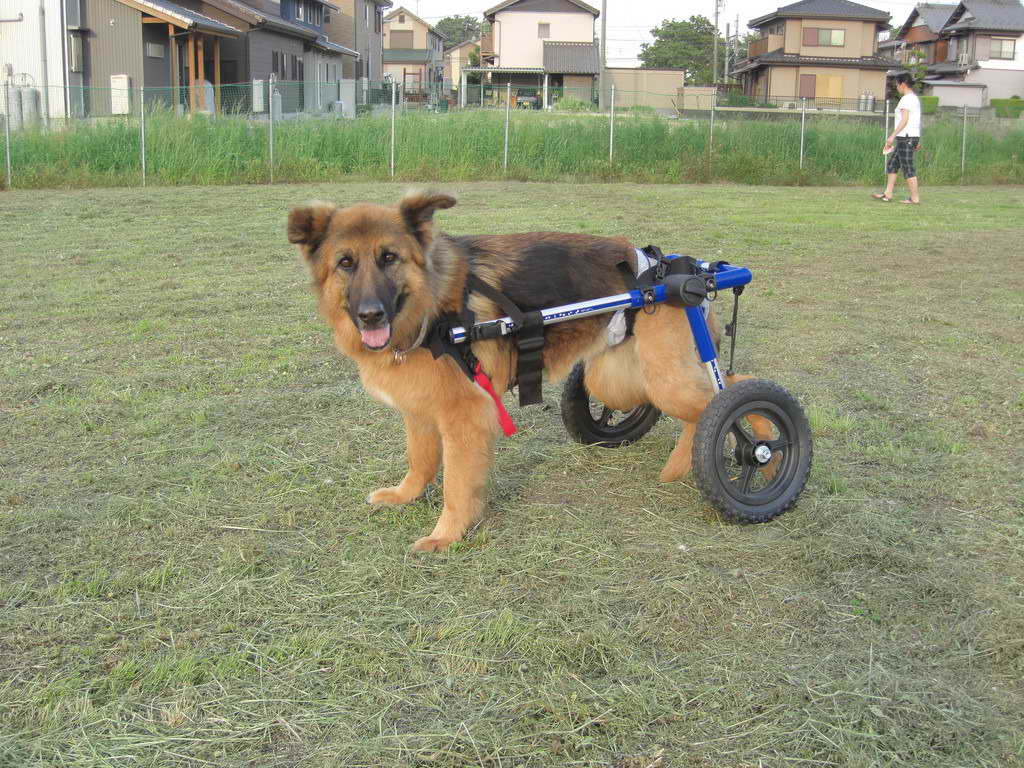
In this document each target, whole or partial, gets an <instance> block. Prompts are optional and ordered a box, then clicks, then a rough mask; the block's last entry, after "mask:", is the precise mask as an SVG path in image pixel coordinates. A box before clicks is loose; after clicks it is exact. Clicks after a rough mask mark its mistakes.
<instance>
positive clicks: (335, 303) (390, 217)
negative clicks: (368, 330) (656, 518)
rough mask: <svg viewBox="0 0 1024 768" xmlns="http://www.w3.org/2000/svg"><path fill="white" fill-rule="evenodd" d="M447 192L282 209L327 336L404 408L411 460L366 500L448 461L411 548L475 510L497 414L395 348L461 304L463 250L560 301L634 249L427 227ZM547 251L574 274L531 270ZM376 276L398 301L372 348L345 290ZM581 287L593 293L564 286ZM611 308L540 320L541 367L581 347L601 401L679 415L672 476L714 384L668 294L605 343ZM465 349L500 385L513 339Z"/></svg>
mask: <svg viewBox="0 0 1024 768" xmlns="http://www.w3.org/2000/svg"><path fill="white" fill-rule="evenodd" d="M454 204H455V200H454V199H453V198H450V197H448V196H445V195H425V194H415V195H411V196H407V197H406V198H404V199H403V200H402V201H401V202H400V204H399V205H398V206H396V207H385V206H379V205H370V204H360V205H355V206H352V207H349V208H344V209H339V208H336V207H335V206H333V205H330V204H326V203H315V204H312V205H310V206H308V207H303V208H296V209H295V210H293V211H292V212H291V215H290V217H289V221H288V237H289V240H291V242H293V243H296V244H297V245H298V246H299V249H300V251H301V253H302V254H303V256H304V258H305V260H306V263H307V265H308V267H309V270H310V273H311V275H312V277H313V286H314V289H315V291H316V293H317V295H318V297H319V303H320V313H321V315H322V316H323V317H324V319H325V320H326V322H327V323H328V325H329V326H330V327H331V328H332V329H333V332H334V342H335V344H336V346H337V348H338V349H339V350H340V351H341V352H342V353H343V354H345V355H347V356H348V357H350V358H352V360H354V361H355V362H356V364H357V366H358V368H359V375H360V377H361V379H362V382H363V386H364V387H365V389H366V391H367V392H369V393H370V394H371V395H372V396H374V397H375V398H377V399H379V400H381V401H382V402H384V403H386V404H388V405H390V406H391V407H393V408H396V409H397V410H398V411H400V412H401V414H402V417H403V419H404V420H405V428H406V438H407V447H408V461H409V469H408V471H407V472H406V475H405V477H404V478H403V479H402V482H401V483H399V484H398V485H397V486H395V487H392V488H381V489H379V490H377V491H374V492H373V493H372V494H370V496H369V498H368V501H369V502H370V503H371V504H404V503H406V502H409V501H411V500H413V499H415V498H416V497H417V496H419V495H420V494H421V493H422V492H423V490H424V488H425V487H426V486H427V484H428V483H430V482H432V481H433V480H434V478H435V476H436V475H437V471H438V469H439V468H440V466H441V465H442V464H443V465H444V466H445V468H446V469H445V473H444V508H443V510H442V513H441V516H440V518H439V519H438V521H437V524H436V526H435V527H434V530H433V531H432V532H431V533H430V535H429V536H424V537H423V538H421V539H419V540H418V541H416V543H415V544H414V548H415V549H418V550H428V551H441V550H444V549H446V548H447V547H448V545H449V544H451V543H452V542H453V541H457V540H459V539H461V538H462V536H463V535H464V534H465V532H466V530H467V529H468V528H469V527H470V525H472V523H473V522H474V521H475V520H476V519H477V518H478V517H479V515H480V513H481V510H482V507H483V494H484V486H485V483H486V478H487V470H488V468H489V466H490V463H491V451H492V447H493V443H494V441H495V439H496V437H497V436H498V434H499V426H498V421H497V418H496V413H495V405H494V402H493V401H492V400H491V398H490V397H489V396H488V395H487V394H486V393H485V392H484V391H483V390H482V389H481V388H480V387H478V386H477V385H476V384H474V383H473V382H471V381H470V380H469V379H468V378H467V377H466V375H465V374H464V373H463V372H462V371H461V370H460V369H459V367H458V366H457V365H456V363H455V362H454V361H453V360H451V359H450V358H448V357H447V356H442V357H441V358H439V359H435V358H434V357H433V355H432V354H431V353H430V351H429V350H427V349H424V348H416V349H412V350H409V351H408V353H407V354H404V355H402V356H401V357H400V358H399V357H398V356H396V355H395V354H394V350H395V349H397V350H408V349H409V347H410V346H412V345H413V344H414V342H415V341H416V339H417V337H418V335H419V333H420V331H421V329H422V328H423V323H424V320H425V319H426V320H427V321H430V320H432V319H433V318H436V317H437V316H438V315H440V314H442V313H444V312H448V311H456V312H457V311H461V309H462V306H461V305H462V296H463V288H464V284H465V280H466V275H467V273H468V271H469V269H470V264H471V262H472V268H473V272H474V273H475V274H476V275H478V276H479V277H481V278H482V279H484V280H485V281H487V282H488V283H490V284H491V285H493V286H495V287H496V288H498V289H499V290H502V291H505V292H509V291H510V290H512V291H518V295H517V296H512V298H513V299H514V300H516V301H517V302H518V301H522V300H523V298H524V297H526V299H527V300H528V301H529V300H536V301H537V302H540V303H541V305H542V306H543V302H544V301H552V302H553V303H552V304H550V306H554V305H555V304H559V303H567V302H566V301H565V300H561V301H557V300H555V298H557V297H555V296H554V295H553V294H550V291H552V290H556V289H557V290H561V291H563V292H565V291H568V292H570V293H569V294H567V295H565V296H564V297H563V298H565V299H568V300H572V301H577V300H582V299H588V298H596V297H598V296H605V295H611V294H615V293H620V292H622V291H623V290H625V288H626V286H625V282H624V278H623V276H622V275H621V273H619V272H618V270H617V269H616V268H615V265H616V263H617V262H618V261H620V260H623V259H626V260H628V261H629V263H631V264H632V263H634V259H635V255H634V251H633V248H632V246H631V245H630V244H629V243H628V242H627V241H626V240H624V239H616V238H598V237H590V236H586V235H569V234H562V233H530V234H521V235H502V236H497V235H496V236H482V237H476V238H452V237H448V236H446V235H443V234H442V235H437V236H435V234H434V230H433V214H434V211H435V210H436V209H437V208H449V207H451V206H452V205H454ZM383 252H388V253H394V254H396V255H397V259H396V260H395V261H394V263H393V264H389V265H386V266H384V265H382V262H381V261H380V254H381V253H383ZM547 253H551V254H555V255H557V256H558V257H560V258H562V259H563V260H566V261H568V262H572V264H574V265H576V266H577V267H578V269H573V270H571V271H570V272H568V273H567V274H568V275H569V278H567V279H565V280H562V281H561V282H563V283H566V282H567V283H571V284H572V285H570V286H568V287H566V286H552V285H551V283H552V282H558V281H552V280H550V279H548V280H546V281H545V282H544V283H543V284H541V281H542V280H543V279H544V276H543V275H536V276H534V275H532V274H531V270H529V269H527V267H529V266H530V265H531V264H533V265H536V264H537V263H545V262H543V261H541V262H538V261H537V259H538V258H540V259H543V258H544V256H545V254H547ZM470 254H472V259H471V256H470ZM344 256H347V257H348V258H349V259H351V263H354V264H355V266H354V268H353V269H350V270H348V271H346V270H343V269H341V268H340V267H339V260H340V259H342V258H343V257H344ZM552 258H553V259H554V256H553V257H552ZM375 260H376V261H375ZM346 263H349V262H346ZM555 266H557V265H555ZM563 266H564V265H563ZM552 268H554V266H553V267H552ZM534 271H535V270H534ZM384 281H386V285H387V287H388V290H392V289H393V290H394V291H398V292H399V294H400V295H402V296H404V299H403V301H404V303H403V304H401V305H400V309H399V310H398V311H397V313H396V314H395V315H394V316H393V317H392V318H391V326H390V327H391V339H390V342H389V345H388V347H386V348H384V349H381V350H371V349H369V348H367V346H365V345H364V343H363V340H362V337H361V335H360V331H359V329H358V328H357V325H356V321H354V320H353V316H352V314H351V312H350V309H351V308H350V305H349V303H350V299H351V297H353V296H363V295H365V294H366V293H367V292H368V291H369V292H371V293H372V291H373V290H377V289H375V288H374V286H375V285H377V286H378V287H379V286H380V285H384ZM380 290H384V289H380ZM586 293H589V294H590V295H575V294H586ZM573 295H575V298H573ZM520 306H522V304H521V305H520ZM470 308H471V309H473V310H474V311H475V313H476V316H477V319H478V320H488V319H493V318H496V317H500V316H503V315H504V314H505V313H504V312H503V311H501V310H500V309H499V308H498V307H496V306H495V305H494V304H493V303H492V302H491V301H489V300H487V299H485V298H484V297H481V296H479V295H477V294H472V295H471V298H470ZM608 319H609V318H608V316H607V315H605V316H597V317H591V318H582V319H579V320H574V321H570V322H567V323H562V324H559V325H554V326H549V327H548V328H547V329H546V331H545V340H546V345H545V348H544V367H545V373H546V374H547V376H548V378H549V379H551V380H558V379H560V378H562V377H564V376H565V375H566V374H567V373H568V372H569V371H570V370H571V369H572V367H573V366H574V365H575V364H576V362H578V361H580V360H586V361H587V373H586V378H585V382H586V386H587V389H588V390H589V391H590V393H591V394H592V395H593V396H594V397H596V398H597V399H599V400H601V401H602V402H604V403H605V404H607V405H608V406H610V407H612V408H614V409H617V410H629V409H632V408H635V407H637V406H639V405H642V404H644V403H653V404H654V405H655V406H656V407H658V408H659V409H661V410H662V411H663V412H665V413H667V414H669V415H671V416H674V417H676V418H678V419H680V420H681V421H682V422H683V431H682V434H681V435H680V437H679V440H678V442H677V443H676V446H675V448H674V450H673V451H672V454H671V455H670V456H669V459H668V461H667V462H666V464H665V466H664V468H663V469H662V470H661V474H660V479H661V480H662V481H663V482H669V481H672V480H676V479H678V478H680V477H682V476H683V475H685V474H686V473H687V472H689V470H690V454H691V447H692V441H693V435H694V429H695V425H696V421H697V419H698V418H699V417H700V414H701V413H702V412H703V410H704V408H705V407H706V405H707V403H708V402H709V400H710V398H711V396H712V395H713V391H712V388H711V385H710V382H709V381H708V378H707V375H706V373H705V371H704V369H703V366H702V365H701V363H700V361H699V360H698V358H697V355H696V353H695V350H694V343H693V337H692V334H691V332H690V328H689V325H688V323H687V320H686V317H685V314H684V313H683V312H681V311H678V310H673V309H671V308H668V307H662V308H659V309H658V310H657V311H655V312H653V313H651V314H645V313H643V312H641V313H638V314H637V316H636V323H635V326H634V336H632V337H630V338H629V339H628V340H627V341H625V342H624V343H622V344H619V345H617V346H615V347H609V345H608V341H607V338H606V333H605V329H606V326H607V323H608ZM711 325H712V330H713V333H714V334H715V336H716V340H717V337H718V335H719V326H718V323H717V321H716V320H715V319H714V316H713V314H712V315H711ZM473 352H474V353H475V354H476V356H477V358H478V359H479V360H480V362H481V364H482V367H483V369H484V371H486V372H487V373H488V374H489V375H490V377H491V380H492V382H493V384H494V387H495V389H496V390H497V391H498V392H499V393H501V392H504V391H507V390H508V388H509V387H510V385H511V384H512V379H513V376H514V371H515V359H516V358H515V349H514V346H513V345H512V344H510V343H509V342H508V341H506V340H495V341H485V342H477V343H474V344H473ZM734 378H735V379H738V378H740V377H734ZM743 378H746V377H743ZM730 383H732V382H730Z"/></svg>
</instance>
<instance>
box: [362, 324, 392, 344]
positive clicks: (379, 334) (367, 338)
mask: <svg viewBox="0 0 1024 768" xmlns="http://www.w3.org/2000/svg"><path fill="white" fill-rule="evenodd" d="M359 336H360V337H361V338H362V340H363V344H365V345H366V346H368V347H369V348H370V349H384V347H386V346H387V345H388V342H389V341H391V325H390V324H387V325H384V326H382V327H381V328H373V329H371V330H367V329H365V328H360V329H359Z"/></svg>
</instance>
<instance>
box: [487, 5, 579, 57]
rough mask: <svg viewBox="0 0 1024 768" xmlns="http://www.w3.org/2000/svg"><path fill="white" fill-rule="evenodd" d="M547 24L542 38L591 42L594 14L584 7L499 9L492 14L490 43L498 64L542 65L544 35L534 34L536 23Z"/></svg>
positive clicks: (535, 32)
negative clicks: (576, 10)
mask: <svg viewBox="0 0 1024 768" xmlns="http://www.w3.org/2000/svg"><path fill="white" fill-rule="evenodd" d="M542 23H543V24H549V25H550V35H549V36H548V37H547V38H546V39H547V40H551V41H558V42H574V43H592V42H594V17H593V16H591V15H590V14H589V13H587V12H586V11H581V12H580V13H560V12H555V11H548V12H541V13H534V12H530V13H523V12H521V11H499V12H498V13H496V14H495V15H494V46H495V50H496V52H497V55H498V58H497V60H496V61H495V64H496V65H497V66H499V67H543V66H544V38H540V37H538V36H537V30H538V25H539V24H542Z"/></svg>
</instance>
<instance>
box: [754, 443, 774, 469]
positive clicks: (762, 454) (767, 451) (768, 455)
mask: <svg viewBox="0 0 1024 768" xmlns="http://www.w3.org/2000/svg"><path fill="white" fill-rule="evenodd" d="M754 458H755V459H757V462H758V463H759V464H767V463H768V462H769V461H771V460H772V449H771V448H769V447H768V446H767V445H759V446H757V448H755V449H754Z"/></svg>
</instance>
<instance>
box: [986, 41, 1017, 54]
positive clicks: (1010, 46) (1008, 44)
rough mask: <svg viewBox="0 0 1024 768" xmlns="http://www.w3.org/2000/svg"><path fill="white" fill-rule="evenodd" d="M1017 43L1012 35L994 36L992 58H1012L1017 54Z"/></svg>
mask: <svg viewBox="0 0 1024 768" xmlns="http://www.w3.org/2000/svg"><path fill="white" fill-rule="evenodd" d="M1016 43H1017V41H1016V40H1014V39H1013V38H1012V37H993V38H992V50H991V52H990V53H989V58H990V59H1012V58H1014V57H1015V56H1016Z"/></svg>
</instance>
